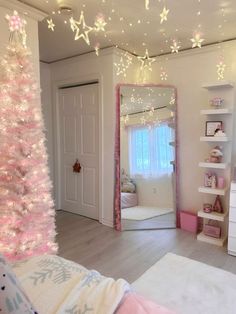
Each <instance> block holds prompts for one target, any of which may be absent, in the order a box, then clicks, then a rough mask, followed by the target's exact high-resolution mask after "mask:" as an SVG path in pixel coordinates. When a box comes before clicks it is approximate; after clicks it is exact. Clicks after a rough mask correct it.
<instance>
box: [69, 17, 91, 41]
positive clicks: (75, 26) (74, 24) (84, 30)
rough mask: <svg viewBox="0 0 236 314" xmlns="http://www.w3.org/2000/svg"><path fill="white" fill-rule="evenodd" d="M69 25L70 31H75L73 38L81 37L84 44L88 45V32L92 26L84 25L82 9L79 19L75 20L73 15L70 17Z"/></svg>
mask: <svg viewBox="0 0 236 314" xmlns="http://www.w3.org/2000/svg"><path fill="white" fill-rule="evenodd" d="M70 26H71V29H72V31H73V32H75V40H78V39H80V38H83V39H84V41H85V42H86V44H88V45H90V40H89V33H90V32H91V31H92V30H93V28H92V27H90V26H88V25H86V23H85V19H84V12H83V11H81V14H80V19H79V21H76V20H75V19H74V18H73V17H71V18H70Z"/></svg>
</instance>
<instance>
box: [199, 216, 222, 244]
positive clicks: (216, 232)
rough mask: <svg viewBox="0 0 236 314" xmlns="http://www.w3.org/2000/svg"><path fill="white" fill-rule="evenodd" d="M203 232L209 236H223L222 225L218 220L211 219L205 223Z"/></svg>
mask: <svg viewBox="0 0 236 314" xmlns="http://www.w3.org/2000/svg"><path fill="white" fill-rule="evenodd" d="M203 232H204V234H205V235H207V236H209V237H213V238H218V239H219V238H220V236H221V227H220V226H219V225H218V222H217V221H215V220H212V219H210V220H209V221H208V223H207V224H205V225H204V227H203Z"/></svg>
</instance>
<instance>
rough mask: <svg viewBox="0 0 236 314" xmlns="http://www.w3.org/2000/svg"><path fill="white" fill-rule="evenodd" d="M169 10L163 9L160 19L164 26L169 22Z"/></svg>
mask: <svg viewBox="0 0 236 314" xmlns="http://www.w3.org/2000/svg"><path fill="white" fill-rule="evenodd" d="M169 11H170V10H169V9H166V7H164V8H163V10H162V12H161V14H160V17H161V20H160V23H161V24H162V23H163V22H164V21H167V15H168V13H169Z"/></svg>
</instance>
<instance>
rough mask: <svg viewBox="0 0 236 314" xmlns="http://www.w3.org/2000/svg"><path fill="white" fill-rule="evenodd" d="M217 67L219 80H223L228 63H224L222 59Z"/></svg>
mask: <svg viewBox="0 0 236 314" xmlns="http://www.w3.org/2000/svg"><path fill="white" fill-rule="evenodd" d="M216 67H217V75H218V80H223V79H224V73H225V68H226V64H225V63H224V61H223V60H220V61H219V63H218V64H217V65H216Z"/></svg>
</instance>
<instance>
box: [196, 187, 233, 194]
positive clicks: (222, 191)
mask: <svg viewBox="0 0 236 314" xmlns="http://www.w3.org/2000/svg"><path fill="white" fill-rule="evenodd" d="M227 190H228V189H227V188H225V189H213V188H208V187H205V186H200V187H199V188H198V192H200V193H207V194H214V195H222V196H224V195H225V193H226V191H227Z"/></svg>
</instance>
